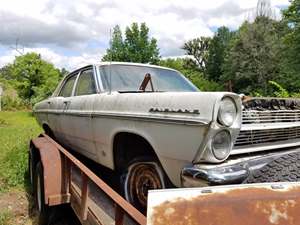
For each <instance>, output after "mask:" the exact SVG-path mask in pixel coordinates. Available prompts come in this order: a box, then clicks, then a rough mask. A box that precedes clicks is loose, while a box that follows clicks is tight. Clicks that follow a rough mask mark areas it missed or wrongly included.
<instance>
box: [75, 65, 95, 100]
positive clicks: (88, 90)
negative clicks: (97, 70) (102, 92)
mask: <svg viewBox="0 0 300 225" xmlns="http://www.w3.org/2000/svg"><path fill="white" fill-rule="evenodd" d="M95 93H96V86H95V80H94V76H93V70H91V69H90V70H84V71H83V72H82V73H81V74H80V76H79V79H78V81H77V85H76V91H75V95H77V96H78V95H90V94H95Z"/></svg>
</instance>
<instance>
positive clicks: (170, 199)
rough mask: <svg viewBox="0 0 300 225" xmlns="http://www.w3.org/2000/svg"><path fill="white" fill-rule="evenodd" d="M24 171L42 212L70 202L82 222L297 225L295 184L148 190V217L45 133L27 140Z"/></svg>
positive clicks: (299, 191)
mask: <svg viewBox="0 0 300 225" xmlns="http://www.w3.org/2000/svg"><path fill="white" fill-rule="evenodd" d="M29 173H30V181H31V183H32V185H33V192H34V194H35V196H36V205H37V209H38V212H39V214H40V216H41V217H43V215H45V214H46V213H47V211H48V210H49V209H50V208H51V207H55V206H58V205H63V204H69V205H70V206H71V208H72V209H73V211H74V213H75V214H76V216H77V217H78V219H79V220H80V222H81V224H84V225H100V224H101V225H106V224H107V225H113V224H115V225H122V224H140V225H146V224H148V225H177V224H178V225H182V224H193V225H194V224H199V225H221V224H222V225H235V224H244V225H257V224H262V225H274V224H275V225H296V224H300V214H299V211H300V183H297V182H295V183H272V184H249V185H233V186H219V187H205V188H186V189H183V188H178V189H164V190H151V191H149V195H148V207H147V217H146V216H145V215H143V214H142V213H141V212H140V211H139V210H138V209H136V208H135V207H133V206H132V205H131V204H130V203H128V202H127V201H126V200H125V199H124V198H123V197H122V196H121V195H119V194H118V193H117V192H116V191H114V190H113V189H112V188H111V187H110V186H109V185H108V184H107V183H105V182H104V181H103V180H102V179H100V178H99V177H98V176H97V175H96V174H95V173H93V172H92V171H91V170H90V169H89V168H88V167H87V166H85V165H84V164H83V163H82V162H81V161H80V160H78V159H77V158H76V157H74V156H73V155H72V154H71V153H70V152H69V151H67V150H66V149H65V148H63V147H62V146H61V145H59V144H58V143H57V142H55V141H54V140H53V139H52V138H50V137H49V136H47V135H46V134H41V135H40V136H39V137H37V138H35V139H32V140H31V141H30V150H29Z"/></svg>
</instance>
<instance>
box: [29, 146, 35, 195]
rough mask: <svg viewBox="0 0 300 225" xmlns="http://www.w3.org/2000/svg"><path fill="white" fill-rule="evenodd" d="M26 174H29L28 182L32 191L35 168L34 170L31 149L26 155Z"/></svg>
mask: <svg viewBox="0 0 300 225" xmlns="http://www.w3.org/2000/svg"><path fill="white" fill-rule="evenodd" d="M28 172H29V181H30V184H31V186H32V191H34V187H33V183H34V182H33V179H34V173H35V168H34V158H33V153H32V149H31V148H30V150H29V154H28Z"/></svg>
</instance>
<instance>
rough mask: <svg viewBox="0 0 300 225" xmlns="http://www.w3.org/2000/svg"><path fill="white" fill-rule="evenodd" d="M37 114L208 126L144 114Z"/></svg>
mask: <svg viewBox="0 0 300 225" xmlns="http://www.w3.org/2000/svg"><path fill="white" fill-rule="evenodd" d="M35 113H49V114H59V115H72V116H78V117H91V118H94V117H95V118H97V117H106V118H116V119H119V118H122V119H125V120H136V121H147V122H160V123H177V124H184V125H198V126H199V125H208V122H207V121H200V120H196V119H189V120H187V119H184V118H180V117H176V118H174V117H166V116H164V118H161V117H157V116H153V115H143V114H138V115H137V114H128V113H122V114H121V113H107V112H78V111H75V112H74V111H73V112H70V111H68V112H66V111H49V110H36V111H35Z"/></svg>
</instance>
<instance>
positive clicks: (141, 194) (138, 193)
mask: <svg viewBox="0 0 300 225" xmlns="http://www.w3.org/2000/svg"><path fill="white" fill-rule="evenodd" d="M161 188H163V184H162V180H161V177H160V175H159V173H158V171H157V169H156V166H155V165H154V164H150V163H145V164H138V165H135V166H134V167H133V168H132V169H131V170H130V172H129V175H128V192H129V193H128V194H129V196H128V197H129V201H130V202H131V203H132V204H134V206H135V207H137V208H139V209H140V210H141V211H143V212H145V211H146V207H147V197H148V191H149V190H153V189H161Z"/></svg>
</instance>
